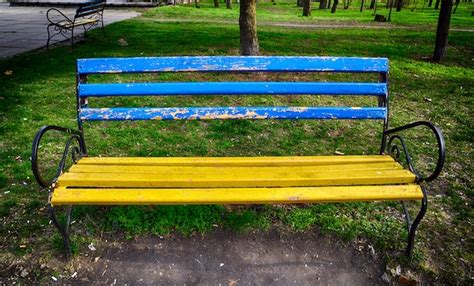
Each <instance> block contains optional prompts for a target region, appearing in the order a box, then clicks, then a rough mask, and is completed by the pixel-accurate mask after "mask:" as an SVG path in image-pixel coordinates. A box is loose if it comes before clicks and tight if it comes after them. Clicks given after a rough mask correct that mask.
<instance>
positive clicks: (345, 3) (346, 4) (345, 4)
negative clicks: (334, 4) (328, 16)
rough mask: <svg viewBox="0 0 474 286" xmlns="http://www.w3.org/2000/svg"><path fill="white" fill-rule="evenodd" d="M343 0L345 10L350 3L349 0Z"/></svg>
mask: <svg viewBox="0 0 474 286" xmlns="http://www.w3.org/2000/svg"><path fill="white" fill-rule="evenodd" d="M343 1H344V2H343V3H344V9H345V10H347V9H349V5H350V4H351V2H350V0H343Z"/></svg>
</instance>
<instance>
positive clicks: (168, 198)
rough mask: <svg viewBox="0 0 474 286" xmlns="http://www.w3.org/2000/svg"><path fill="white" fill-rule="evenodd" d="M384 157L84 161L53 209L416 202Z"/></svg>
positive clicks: (58, 189)
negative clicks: (89, 206) (76, 207)
mask: <svg viewBox="0 0 474 286" xmlns="http://www.w3.org/2000/svg"><path fill="white" fill-rule="evenodd" d="M422 198H423V193H422V190H421V188H420V186H419V185H417V184H416V183H415V175H413V174H412V173H411V172H410V171H408V170H405V169H403V167H402V166H401V165H400V164H399V163H398V162H396V161H395V160H394V159H393V158H392V157H390V156H388V155H370V156H297V157H294V156H293V157H174V158H166V157H165V158H133V157H131V158H130V157H92V158H89V157H84V158H82V159H80V160H79V161H78V162H77V164H75V165H73V166H72V167H71V168H70V169H69V171H67V172H65V173H63V174H62V175H61V176H59V178H58V181H57V184H56V186H55V190H54V192H53V194H52V198H51V203H52V204H53V205H67V204H74V205H76V204H100V205H120V204H127V205H129V204H150V205H151V204H259V203H311V202H344V201H375V200H420V199H422Z"/></svg>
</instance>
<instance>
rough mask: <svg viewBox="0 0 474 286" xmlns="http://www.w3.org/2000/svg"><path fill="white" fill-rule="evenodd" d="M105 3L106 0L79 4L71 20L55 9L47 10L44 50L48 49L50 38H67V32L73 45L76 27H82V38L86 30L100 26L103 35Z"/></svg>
mask: <svg viewBox="0 0 474 286" xmlns="http://www.w3.org/2000/svg"><path fill="white" fill-rule="evenodd" d="M105 3H106V0H95V1H91V2H85V3H83V4H80V5H79V8H77V10H76V13H75V14H74V17H73V18H72V19H71V18H69V17H68V16H66V15H65V14H64V13H63V12H61V11H60V10H58V9H56V8H51V9H49V10H48V11H47V12H46V18H47V19H48V22H49V24H48V26H47V28H46V29H47V30H48V41H47V43H46V48H49V43H50V41H51V39H52V38H54V37H55V36H58V35H62V36H64V37H67V34H68V32H69V33H71V45H74V28H76V27H82V28H83V29H84V36H86V34H87V31H88V30H90V29H92V28H93V27H95V26H97V25H99V24H100V25H101V26H102V31H103V33H104V35H105V27H104V8H105Z"/></svg>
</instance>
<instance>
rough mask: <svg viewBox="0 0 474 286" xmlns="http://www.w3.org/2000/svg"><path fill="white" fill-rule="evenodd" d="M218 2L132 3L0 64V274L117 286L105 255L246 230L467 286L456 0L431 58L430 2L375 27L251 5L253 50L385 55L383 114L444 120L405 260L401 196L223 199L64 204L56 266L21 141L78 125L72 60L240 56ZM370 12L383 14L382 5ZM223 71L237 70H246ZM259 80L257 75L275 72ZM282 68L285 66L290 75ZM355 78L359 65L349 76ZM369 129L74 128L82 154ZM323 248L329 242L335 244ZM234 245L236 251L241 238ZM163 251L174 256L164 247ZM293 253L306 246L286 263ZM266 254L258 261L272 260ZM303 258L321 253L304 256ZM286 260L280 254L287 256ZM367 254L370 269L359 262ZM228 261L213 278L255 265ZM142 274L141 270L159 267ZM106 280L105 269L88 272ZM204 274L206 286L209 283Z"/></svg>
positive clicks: (254, 144) (371, 136)
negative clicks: (441, 161) (101, 21)
mask: <svg viewBox="0 0 474 286" xmlns="http://www.w3.org/2000/svg"><path fill="white" fill-rule="evenodd" d="M223 6H224V5H223V4H221V8H219V9H215V8H213V7H212V5H211V4H210V3H201V8H200V9H197V8H194V7H191V6H190V7H184V6H180V7H178V6H176V7H160V8H154V9H148V10H141V12H142V16H140V17H138V18H135V19H131V20H127V21H123V22H119V23H114V24H111V25H110V26H108V27H107V37H102V36H101V33H100V31H94V32H92V33H91V34H90V36H89V38H87V39H86V40H85V41H84V42H81V43H80V44H79V45H77V46H76V47H75V48H74V49H71V48H70V47H68V46H61V45H59V46H58V47H56V48H54V49H50V50H49V51H42V50H40V51H36V52H32V53H28V54H24V55H19V56H16V57H13V58H10V59H6V60H2V61H0V71H1V73H0V83H1V84H0V134H1V136H0V188H1V192H0V217H1V224H2V225H1V227H0V283H8V284H10V283H13V282H14V281H15V282H19V283H23V284H29V283H32V282H37V283H38V282H39V283H41V282H43V283H51V282H53V281H54V279H56V280H58V281H59V282H69V283H74V282H75V281H77V282H80V281H83V282H86V281H87V279H91V280H90V281H103V282H104V283H113V282H114V279H120V277H122V276H120V273H115V274H114V275H115V278H114V276H110V277H109V276H107V275H109V274H110V273H111V272H112V271H108V272H107V271H106V272H105V273H104V272H103V271H102V269H104V268H103V267H107V266H106V264H107V263H111V267H113V265H115V266H117V265H119V266H120V265H121V266H123V264H120V263H124V262H126V261H127V259H128V260H129V261H130V263H131V264H133V265H135V267H141V268H143V269H145V270H146V265H147V263H157V262H156V260H153V259H156V258H154V256H153V255H150V253H149V252H147V251H144V250H143V249H145V250H146V248H147V247H152V246H153V247H152V249H151V250H150V251H151V253H157V254H159V255H162V256H163V261H165V263H168V262H169V263H175V262H176V261H178V262H176V263H178V264H179V260H176V259H177V258H176V257H181V259H182V260H186V257H187V256H186V254H188V252H187V251H188V250H187V248H186V247H188V248H191V249H192V248H193V247H195V246H196V245H199V247H195V248H196V249H197V251H201V250H202V249H201V247H202V245H203V244H206V242H209V243H211V244H212V245H215V244H216V243H217V241H222V244H220V247H228V248H229V249H230V248H232V247H233V246H234V247H237V246H238V245H239V243H243V242H242V240H244V241H247V240H248V241H253V243H254V244H253V245H251V247H249V248H250V249H261V248H262V247H263V248H264V249H263V250H261V251H262V252H256V253H257V254H258V255H259V256H262V257H266V256H265V255H268V253H271V254H274V255H278V253H280V254H281V255H284V254H285V252H284V251H283V249H288V248H289V249H291V248H293V249H292V251H293V252H292V253H290V254H289V255H294V260H291V259H290V260H291V261H297V262H298V263H300V265H303V267H304V265H305V263H306V262H305V261H306V260H305V258H304V257H305V256H304V255H305V254H307V253H309V254H308V255H310V256H311V255H315V253H319V254H320V255H326V256H325V259H326V260H325V261H334V263H340V264H338V267H340V268H341V269H347V273H351V271H356V270H360V273H366V272H370V273H371V275H373V279H374V280H373V281H374V283H377V282H380V283H381V282H383V280H384V279H385V278H387V277H388V278H389V279H391V280H392V281H400V277H404V279H405V278H407V279H408V280H410V279H414V280H417V281H423V282H427V283H439V284H445V283H447V284H471V285H472V283H473V271H472V262H473V251H472V249H473V240H472V237H473V233H472V223H473V210H472V207H471V204H472V198H473V191H472V188H473V186H472V175H473V173H474V172H473V171H474V170H473V167H472V166H473V164H472V159H473V147H474V144H473V141H472V138H473V136H474V134H473V130H474V124H473V123H474V122H473V118H474V116H473V112H472V110H473V106H474V105H473V79H474V70H473V68H474V49H473V45H472V43H473V42H474V33H473V32H472V30H471V29H472V27H473V23H474V19H473V17H472V16H471V11H472V10H473V8H474V7H473V5H472V4H461V5H460V7H459V9H458V11H457V13H456V14H455V15H454V16H453V19H452V28H453V29H452V31H451V33H450V46H449V51H448V56H447V57H446V59H445V60H444V62H443V63H441V64H434V63H432V62H431V61H430V57H431V55H432V52H433V46H434V38H435V27H436V20H437V19H436V11H434V10H433V9H432V8H431V9H428V8H425V9H424V11H421V9H420V8H419V7H418V8H417V9H416V10H415V11H410V10H411V9H404V10H402V12H400V13H396V12H394V13H393V21H392V22H391V23H373V22H372V21H371V20H372V18H373V17H372V12H371V11H369V10H365V11H364V12H362V13H360V12H358V9H357V7H356V6H357V5H353V6H352V7H351V8H350V9H348V10H343V9H338V11H337V13H336V14H334V15H331V14H330V13H329V12H328V11H318V10H316V9H315V10H313V13H312V16H311V17H309V18H303V17H301V9H300V8H296V7H294V4H293V3H291V4H288V3H279V2H277V3H276V5H272V4H271V3H265V2H263V3H260V4H259V7H258V12H257V17H258V21H259V28H258V35H259V40H260V48H261V53H262V54H263V55H322V56H324V55H331V56H371V57H388V58H389V59H390V89H391V101H390V102H391V110H390V115H391V126H393V127H395V126H399V125H402V124H405V123H408V122H412V121H416V120H422V119H423V120H430V121H433V122H435V123H437V124H438V125H439V126H440V127H441V128H442V130H443V132H444V136H445V139H446V145H447V160H446V165H445V168H444V170H443V173H442V174H441V176H440V178H438V179H437V180H436V181H435V182H434V183H432V184H430V185H428V186H427V189H428V193H429V209H428V213H427V215H426V217H425V219H424V220H423V222H422V224H421V227H420V229H419V232H418V236H417V244H416V248H415V253H414V257H413V260H411V261H408V260H407V259H406V258H405V257H404V256H403V254H402V250H403V248H404V246H405V239H406V236H407V235H406V231H405V225H404V221H403V217H402V215H401V207H400V205H399V204H398V203H395V202H385V203H347V204H316V205H304V206H265V207H256V206H251V207H243V206H240V207H232V208H230V207H227V206H166V207H78V208H75V210H74V216H73V220H74V223H73V227H72V229H73V233H72V239H73V242H74V247H73V250H74V253H75V255H74V257H73V260H72V261H71V262H70V263H67V264H64V262H63V260H62V258H61V240H60V237H59V235H58V234H57V232H56V230H55V229H54V228H53V226H52V225H50V222H49V218H48V216H47V214H46V210H45V203H46V197H47V196H46V194H45V193H44V192H41V191H40V190H39V187H38V185H37V183H36V182H35V181H34V178H33V175H32V173H31V170H30V168H31V167H30V162H29V157H30V148H31V140H32V138H33V136H34V133H35V132H36V130H37V129H38V128H39V127H40V126H42V125H45V124H56V125H60V126H67V127H71V128H74V127H75V103H74V102H75V98H74V97H75V95H74V93H75V90H74V85H75V80H74V76H75V60H76V58H86V57H110V56H160V55H237V54H238V53H239V30H238V25H237V19H238V9H237V7H234V9H232V10H228V9H225V7H223ZM234 6H235V5H234ZM341 6H342V5H341ZM341 8H342V7H341ZM379 12H380V13H386V10H384V9H380V10H379ZM182 76H183V78H180V79H181V80H182V79H184V80H189V81H198V80H229V77H228V76H219V75H215V74H207V75H205V76H199V77H197V76H196V75H193V74H184V75H182ZM235 76H236V77H238V78H239V79H242V80H249V78H248V77H246V76H245V75H235ZM257 76H258V77H259V79H272V77H273V76H272V75H266V74H259V75H257ZM290 76H291V77H294V76H295V75H287V76H286V77H290ZM298 76H299V78H298V80H326V79H328V78H329V77H328V76H327V75H317V76H312V75H305V74H302V75H298ZM113 77H114V78H115V79H116V80H121V79H122V78H121V77H118V76H113ZM277 77H278V76H277ZM132 78H133V79H137V78H135V77H132ZM284 78H285V76H281V77H280V78H277V79H284ZM151 79H153V80H157V79H159V80H164V81H173V80H177V77H176V76H174V75H169V74H162V75H155V76H152V75H150V76H147V77H146V78H145V80H151ZM357 79H358V78H357V76H355V77H354V80H357ZM92 80H101V78H100V77H98V78H97V79H94V78H93V79H92ZM137 80H138V79H137ZM106 102H107V103H108V104H109V105H110V104H117V105H120V104H125V103H126V104H128V105H130V104H137V105H148V106H157V105H160V106H180V105H185V104H186V105H188V106H189V105H203V104H204V105H211V106H212V105H294V106H298V105H300V106H301V105H325V104H335V103H336V104H352V103H353V99H338V100H337V102H336V99H335V98H322V97H310V96H294V97H291V98H287V97H278V96H277V97H269V96H260V97H245V98H225V97H212V98H211V97H203V98H196V99H192V102H189V98H187V99H185V98H159V99H156V98H154V99H145V100H141V101H139V102H136V101H131V100H129V99H122V100H106ZM358 103H359V104H371V103H372V101H371V100H370V99H365V98H364V99H358ZM91 104H96V103H91ZM157 131H158V132H157ZM380 131H381V125H380V124H378V123H375V122H352V121H350V122H333V121H329V122H310V121H299V122H272V121H266V122H250V121H232V122H153V123H150V122H144V123H127V124H123V123H122V124H115V123H108V124H102V123H101V124H88V125H87V126H86V141H87V142H88V147H89V152H90V155H91V156H98V155H111V156H124V155H128V156H243V155H248V156H262V155H322V154H334V153H335V152H338V153H344V154H374V153H377V152H378V147H379V143H378V140H379V139H378V138H380ZM407 138H409V148H410V149H411V151H412V152H413V153H414V154H415V156H414V157H415V159H416V160H417V166H418V167H420V168H422V169H429V168H430V167H432V165H433V160H430V159H429V157H426V156H424V155H423V154H429V155H433V154H434V144H433V142H432V139H430V136H429V134H428V133H423V132H416V133H414V132H413V133H408V134H407ZM61 142H62V141H61V138H52V139H51V140H50V142H47V143H45V144H44V148H45V150H46V151H45V155H49V156H50V157H48V158H47V157H46V156H44V157H43V159H44V162H45V163H44V166H45V167H49V168H53V167H54V166H55V162H53V160H52V155H53V154H58V153H60V152H61V148H62V145H61ZM55 158H57V156H56V157H55ZM418 207H419V206H418V204H416V203H413V204H410V205H409V208H410V210H411V211H412V212H415V211H416V210H417V208H418ZM313 240H315V241H316V242H317V243H315V242H314V241H313ZM307 241H310V242H307ZM265 242H272V243H267V244H266V243H265ZM160 244H161V245H164V246H165V247H169V249H170V252H166V253H165V252H164V251H162V250H161V248H160V247H158V246H157V247H154V246H155V245H160ZM186 245H187V246H186ZM256 245H257V246H256ZM321 245H322V246H324V247H323V248H321ZM265 247H266V248H265ZM243 248H245V247H243ZM94 249H95V250H94ZM167 249H168V248H167ZM334 249H339V250H341V252H334ZM218 250H219V249H217V250H216V251H217V253H218V254H219V255H222V256H217V257H218V258H219V259H222V260H225V261H222V262H219V267H221V266H220V264H221V263H223V264H224V265H223V266H222V267H224V266H225V265H228V264H229V263H232V261H235V260H234V259H231V258H229V257H225V253H222V252H219V251H218ZM234 250H235V253H239V251H238V249H237V248H235V249H234ZM311 250H314V251H313V252H311ZM173 251H176V253H178V254H179V253H181V254H183V255H182V256H179V255H177V256H175V257H173V256H172V254H171V253H172V252H173ZM137 253H141V254H142V255H141V256H140V255H138V254H137ZM357 253H360V254H357ZM286 254H288V253H286ZM299 254H301V256H302V257H303V258H301V259H299V260H298V257H301V256H299ZM319 254H318V255H319ZM97 257H98V258H97ZM334 257H341V260H340V261H337V260H331V259H333V258H334ZM267 258H268V260H267V263H271V262H272V261H273V262H274V261H279V259H273V260H272V258H271V257H270V258H269V257H267ZM196 259H199V258H196ZM209 259H210V258H209ZM311 259H314V260H311V261H319V260H317V259H315V258H314V257H311ZM290 260H284V259H282V261H284V262H288V261H290ZM110 261H113V263H115V264H113V263H112V262H110ZM94 263H97V265H98V266H94ZM101 263H102V264H101ZM209 263H210V264H212V265H213V264H215V263H217V260H215V261H210V260H209ZM198 264H199V263H198ZM369 264H374V265H375V266H371V267H367V268H364V267H363V266H361V265H369ZM84 265H86V266H90V267H89V268H88V267H86V266H84ZM91 265H92V266H91ZM348 265H349V266H350V265H352V267H348ZM309 266H310V267H316V265H312V264H310V265H309ZM101 267H102V268H101ZM234 267H235V269H233V270H232V271H234V272H232V271H231V270H229V272H228V273H233V275H230V276H228V277H225V275H222V276H218V277H221V278H222V279H224V280H225V281H224V282H223V283H224V284H225V283H227V284H229V285H232V283H234V285H235V284H239V283H240V284H245V283H244V282H245V281H252V280H251V279H252V277H250V278H249V277H242V276H238V275H237V274H238V273H242V272H243V271H252V269H253V270H255V268H249V267H244V266H240V267H241V268H239V267H238V266H237V264H235V265H234ZM99 270H100V271H102V272H100V273H99ZM150 271H151V272H148V273H149V275H152V274H154V275H156V273H153V270H150ZM187 271H189V269H187ZM203 271H204V270H198V269H194V270H191V272H190V273H199V275H201V274H202V273H208V272H206V271H204V272H203ZM317 271H318V270H317V269H314V272H311V271H309V272H305V271H302V272H301V273H302V274H301V275H303V276H304V273H309V274H308V275H310V274H311V275H313V274H314V273H316V272H317ZM74 273H76V274H74ZM102 273H104V274H103V275H104V276H102ZM108 273H109V274H108ZM124 273H127V272H124ZM150 273H152V274H150ZM216 273H217V272H216ZM171 274H172V273H171V272H167V273H164V275H168V276H166V277H168V278H169V279H168V280H159V281H171V282H173V281H175V282H176V281H178V282H176V283H180V282H179V281H190V282H193V281H192V280H186V279H184V278H183V279H184V280H172V279H174V278H176V277H175V276H173V277H174V278H173V277H171V276H170V275H171ZM384 274H385V277H383V278H384V279H382V276H383V275H384ZM94 275H95V276H94ZM158 275H159V271H158ZM216 275H217V274H216ZM303 276H300V277H299V278H301V277H303ZM53 277H54V279H53ZM103 277H108V278H109V280H107V282H106V280H105V279H107V278H104V280H100V279H102V278H103ZM154 277H155V276H154ZM216 277H217V276H216ZM270 277H275V275H273V276H272V275H270ZM146 278H147V277H144V278H138V277H137V279H146ZM148 278H149V277H148ZM306 278H308V277H306ZM309 278H311V279H309V280H308V281H314V279H317V278H318V277H313V276H310V277H309ZM320 278H321V277H320ZM323 278H324V277H323ZM366 278H367V277H366ZM80 279H86V280H80ZM216 279H217V278H216ZM239 279H241V280H239ZM368 279H372V278H370V277H369V278H368ZM147 281H150V282H154V281H152V280H147ZM157 281H158V280H157ZM361 281H362V280H361ZM371 281H372V280H371ZM403 281H405V280H403ZM403 281H402V282H403ZM119 282H120V281H119ZM194 282H199V281H194ZM201 282H202V283H206V280H201ZM405 282H406V281H405ZM361 283H362V282H361ZM282 284H283V283H282Z"/></svg>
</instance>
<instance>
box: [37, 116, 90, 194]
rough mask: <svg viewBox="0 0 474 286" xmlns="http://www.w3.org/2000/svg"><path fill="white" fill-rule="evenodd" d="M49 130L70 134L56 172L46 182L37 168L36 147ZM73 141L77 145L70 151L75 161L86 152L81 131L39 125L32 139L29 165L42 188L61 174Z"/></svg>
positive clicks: (46, 186)
mask: <svg viewBox="0 0 474 286" xmlns="http://www.w3.org/2000/svg"><path fill="white" fill-rule="evenodd" d="M51 130H54V131H59V132H63V133H65V134H68V135H70V137H69V138H68V139H67V141H66V145H65V147H64V151H63V155H62V158H61V161H60V163H59V165H58V168H57V171H56V174H55V176H54V178H53V180H52V181H51V182H48V181H47V180H45V179H44V178H43V177H42V176H41V174H40V172H39V169H38V149H39V147H40V142H41V138H43V135H44V134H46V133H47V132H48V131H51ZM73 141H76V142H78V144H79V147H77V146H75V147H73V148H72V151H71V156H72V159H73V161H74V162H76V161H77V160H78V159H79V158H81V157H82V156H83V155H85V154H86V145H85V143H84V136H83V133H82V132H80V131H77V130H72V129H69V128H64V127H59V126H54V125H47V126H43V127H41V128H40V129H39V131H38V132H37V133H36V135H35V138H34V139H33V147H32V151H31V167H32V171H33V175H34V176H35V179H36V181H38V183H39V184H40V186H42V187H44V188H49V187H50V186H51V185H52V184H53V183H54V181H55V180H56V179H57V177H59V175H61V173H62V172H63V171H64V167H65V163H66V159H67V157H68V155H69V152H70V149H71V145H72V143H73Z"/></svg>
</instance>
